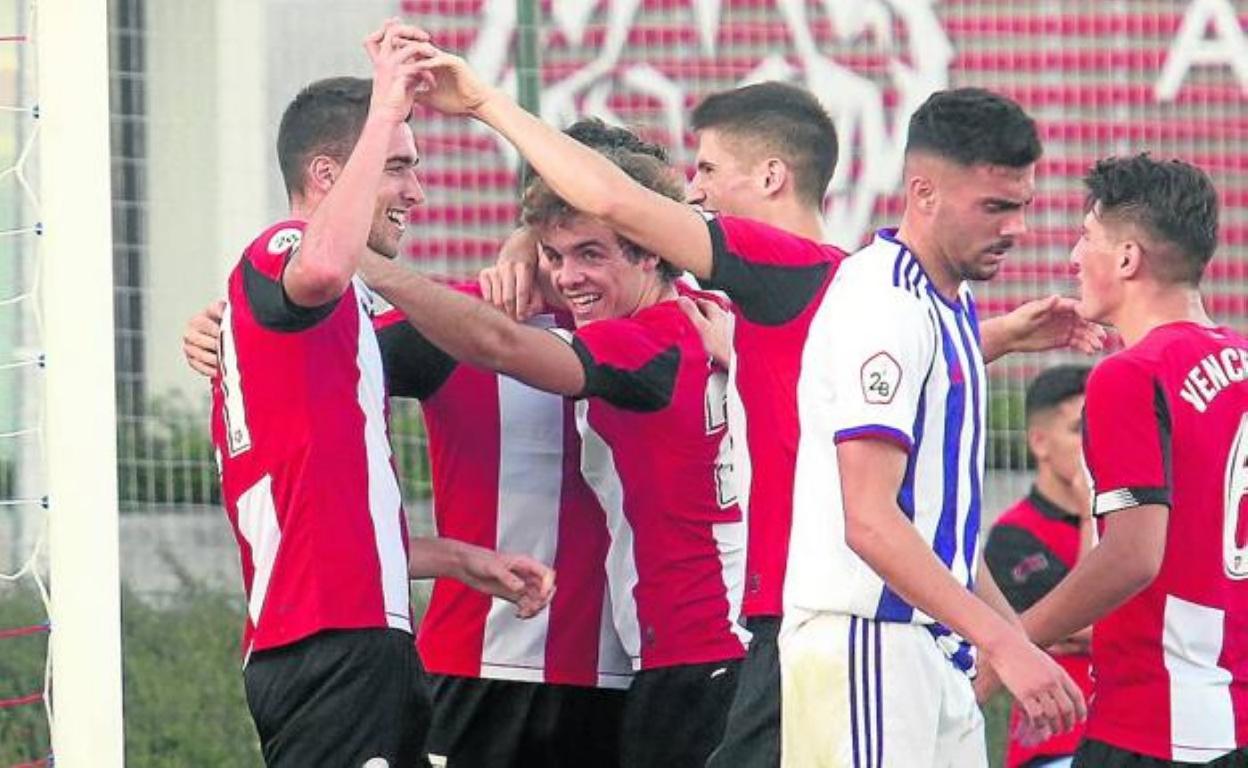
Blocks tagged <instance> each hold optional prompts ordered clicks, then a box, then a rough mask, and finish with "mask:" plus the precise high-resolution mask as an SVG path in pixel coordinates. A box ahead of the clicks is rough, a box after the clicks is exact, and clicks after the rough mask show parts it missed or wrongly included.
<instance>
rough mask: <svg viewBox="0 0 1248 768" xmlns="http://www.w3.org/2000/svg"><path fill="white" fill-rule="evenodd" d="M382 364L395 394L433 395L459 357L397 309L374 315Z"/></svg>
mask: <svg viewBox="0 0 1248 768" xmlns="http://www.w3.org/2000/svg"><path fill="white" fill-rule="evenodd" d="M373 328H374V329H376V331H377V343H378V345H379V346H380V347H381V365H382V369H383V370H384V371H385V374H386V392H388V393H389V394H390V395H391V396H393V397H414V398H416V399H417V400H425V399H427V398H429V397H432V396H433V395H434V393H436V392H437V391H438V390H439V389H440V388H441V387H442V385H443V384H445V383H446V380H447V379H448V378H450V376H451V373H453V372H454V370H455V366H456V364H457V363H456V360H455V358H453V357H451V356H450V355H448V354H447V353H445V352H443V351H442V350H441V349H440V348H439V347H437V346H435V345H434V343H433V342H431V341H429V339H427V338H425V336H424V334H422V333H421V332H420V331H418V330H416V328H415V327H414V326H413V325H412V324H411V323H409V322H407V318H406V317H404V316H403V313H402V312H399V311H398V310H397V309H391V310H388V311H386V312H384V313H382V314H380V315H378V316H377V317H376V318H374V319H373Z"/></svg>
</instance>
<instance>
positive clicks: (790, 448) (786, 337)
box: [708, 216, 845, 617]
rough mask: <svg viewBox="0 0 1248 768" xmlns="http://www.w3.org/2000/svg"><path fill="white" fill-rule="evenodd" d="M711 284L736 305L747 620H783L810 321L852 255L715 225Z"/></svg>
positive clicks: (718, 221)
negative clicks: (800, 401)
mask: <svg viewBox="0 0 1248 768" xmlns="http://www.w3.org/2000/svg"><path fill="white" fill-rule="evenodd" d="M708 226H709V227H710V233H711V244H712V246H713V251H712V258H713V261H712V271H711V279H710V281H709V283H708V285H709V286H710V287H712V288H717V289H720V290H722V291H724V292H725V293H727V294H728V298H730V299H732V310H733V315H734V316H735V319H736V324H735V327H734V329H733V339H732V345H733V350H734V353H735V354H734V355H733V358H732V370H731V371H730V372H729V375H730V380H731V386H730V389H729V401H728V407H729V414H730V418H729V420H728V423H729V426H730V427H731V429H732V440H733V444H734V446H735V451H736V455H735V462H736V473H737V477H738V479H739V482H740V490H741V507H742V510H743V511H744V513H745V516H746V519H747V520H748V521H749V558H748V562H747V565H746V570H747V576H746V587H745V602H744V606H743V613H744V614H745V615H746V616H747V617H754V616H780V615H782V614H783V597H784V580H785V571H786V569H787V563H788V557H789V533H790V529H791V528H792V525H793V484H794V476H795V472H796V467H797V444H798V439H799V437H800V434H801V423H800V418H799V416H798V409H797V382H798V378H799V375H800V373H801V369H802V355H803V354H804V352H805V351H806V340H807V338H808V336H809V335H810V325H811V321H812V320H813V319H814V316H815V310H816V309H818V307H819V304H820V302H821V300H822V299H823V295H824V293H826V292H827V289H828V286H829V285H830V284H831V282H832V277H833V276H834V275H835V274H836V269H837V266H838V265H839V264H840V263H841V260H842V259H844V258H845V253H844V252H843V251H840V250H838V249H837V248H834V247H833V246H830V245H823V244H820V243H815V242H812V241H810V240H806V239H804V238H801V237H798V236H796V235H793V234H790V233H788V232H785V231H783V230H780V229H776V228H775V227H771V226H768V225H766V224H763V223H761V222H757V221H751V220H749V219H739V218H735V217H732V216H719V217H716V218H713V219H711V220H710V221H709V222H708Z"/></svg>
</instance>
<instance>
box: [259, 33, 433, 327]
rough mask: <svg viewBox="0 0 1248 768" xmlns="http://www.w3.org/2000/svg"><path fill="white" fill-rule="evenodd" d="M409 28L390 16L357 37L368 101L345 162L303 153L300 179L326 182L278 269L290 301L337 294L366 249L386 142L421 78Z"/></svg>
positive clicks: (311, 302) (320, 300)
mask: <svg viewBox="0 0 1248 768" xmlns="http://www.w3.org/2000/svg"><path fill="white" fill-rule="evenodd" d="M410 29H411V28H403V27H400V26H399V25H397V24H395V23H394V22H392V21H391V22H387V23H386V25H385V26H383V27H382V28H381V29H379V30H378V31H376V32H374V33H373V34H371V35H369V36H368V37H367V38H365V40H364V46H365V48H366V49H367V50H368V53H369V57H370V58H371V59H372V60H373V91H372V101H371V102H370V104H369V108H368V118H367V119H366V120H365V122H364V127H363V129H362V130H361V132H360V136H359V139H358V140H357V141H356V144H355V148H354V149H353V150H352V151H351V156H350V157H349V158H348V159H347V162H346V164H345V165H343V166H342V167H341V168H338V167H337V165H336V164H335V163H334V161H333V160H331V159H330V158H327V157H316V158H311V159H310V167H309V169H308V173H309V176H310V178H309V179H308V181H307V184H324V185H327V186H328V189H327V191H326V192H325V197H324V199H323V200H321V201H320V203H319V204H318V205H316V207H315V209H314V210H313V211H312V213H311V215H310V216H309V217H308V224H307V227H306V228H305V229H304V232H303V239H302V240H301V242H300V244H299V248H298V249H297V250H296V251H295V253H294V255H293V256H291V259H290V263H289V264H287V265H286V269H285V270H284V271H283V273H282V286H283V288H284V289H285V291H286V295H287V296H288V297H289V298H290V300H291V301H292V302H294V303H295V304H297V305H298V306H301V307H317V306H322V305H324V304H328V303H329V302H332V301H334V300H336V299H337V298H338V297H339V296H341V295H342V293H343V291H345V290H346V288H347V285H348V284H349V283H350V282H351V277H352V276H353V275H354V274H355V272H356V266H357V264H358V263H359V258H360V255H361V254H362V253H363V252H364V251H365V250H366V248H367V246H366V244H367V242H368V234H369V229H370V228H371V226H372V220H373V208H374V206H375V205H376V200H377V190H378V187H379V186H380V184H381V178H382V173H383V170H384V167H385V163H386V158H387V153H388V150H389V146H390V141H391V138H392V136H393V134H394V131H395V129H396V128H397V127H398V126H400V125H402V124H403V123H404V122H406V120H407V118H408V115H409V114H410V113H411V108H412V98H413V95H414V93H415V89H416V84H417V83H418V82H419V81H420V78H421V77H422V75H421V74H420V72H419V71H418V69H417V66H416V63H415V62H414V61H413V60H412V57H413V55H414V53H415V46H417V45H419V44H420V43H419V42H418V41H417V40H415V39H411V35H414V34H415V33H413V32H401V31H400V30H410ZM403 35H408V36H406V37H405V36H403Z"/></svg>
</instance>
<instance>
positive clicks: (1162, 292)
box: [1023, 154, 1248, 768]
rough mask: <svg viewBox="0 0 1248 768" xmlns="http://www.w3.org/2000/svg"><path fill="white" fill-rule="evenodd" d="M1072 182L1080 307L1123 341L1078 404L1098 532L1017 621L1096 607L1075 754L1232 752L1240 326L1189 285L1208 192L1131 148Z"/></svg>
mask: <svg viewBox="0 0 1248 768" xmlns="http://www.w3.org/2000/svg"><path fill="white" fill-rule="evenodd" d="M1086 184H1087V188H1088V197H1087V205H1086V210H1087V213H1086V215H1085V216H1084V219H1083V231H1082V235H1081V236H1080V238H1079V242H1078V243H1077V244H1076V245H1075V248H1074V250H1073V251H1072V252H1071V262H1072V263H1073V264H1074V265H1075V267H1076V268H1077V269H1078V271H1079V286H1080V293H1081V301H1082V309H1083V312H1084V314H1085V315H1086V316H1087V317H1089V318H1091V319H1094V320H1097V321H1099V322H1104V323H1108V324H1110V325H1113V326H1114V327H1115V328H1117V329H1118V332H1119V333H1120V334H1121V335H1122V339H1123V342H1124V344H1125V345H1126V348H1125V349H1124V350H1123V351H1122V352H1119V353H1118V354H1115V355H1113V356H1111V357H1109V358H1107V359H1105V360H1104V361H1102V362H1101V363H1100V365H1098V366H1097V367H1096V368H1095V369H1094V370H1093V371H1092V374H1091V376H1090V377H1089V379H1088V386H1087V400H1086V403H1085V406H1084V441H1083V452H1084V459H1085V461H1086V462H1087V466H1088V470H1089V472H1090V473H1091V477H1092V489H1093V492H1094V495H1093V506H1092V512H1093V514H1094V515H1096V516H1097V519H1098V525H1099V528H1100V541H1099V542H1098V544H1097V546H1096V547H1095V548H1093V549H1092V550H1091V551H1090V552H1088V554H1087V555H1086V556H1085V557H1084V558H1083V559H1082V560H1081V561H1080V562H1079V564H1078V565H1076V566H1075V568H1074V570H1073V571H1071V572H1070V574H1069V575H1068V576H1067V577H1066V578H1065V579H1063V580H1062V582H1061V583H1060V584H1058V585H1057V587H1056V588H1054V589H1053V591H1051V592H1050V593H1049V594H1048V595H1047V596H1046V597H1045V598H1044V599H1042V600H1041V601H1040V602H1039V603H1037V604H1036V605H1035V606H1034V607H1032V609H1031V610H1029V611H1028V612H1027V613H1026V614H1025V615H1024V616H1023V621H1024V623H1025V624H1026V626H1027V629H1028V631H1029V633H1030V634H1031V635H1032V637H1033V639H1035V640H1036V641H1037V642H1039V643H1042V644H1044V643H1050V642H1053V641H1054V640H1057V639H1060V638H1062V637H1065V636H1067V635H1069V634H1071V633H1072V632H1074V631H1076V630H1078V629H1079V628H1081V627H1084V626H1088V625H1090V624H1093V623H1095V626H1094V629H1093V637H1094V642H1093V644H1092V669H1093V678H1094V681H1095V695H1094V697H1093V699H1092V710H1091V713H1090V715H1089V717H1088V726H1087V735H1086V738H1085V739H1084V741H1083V743H1082V744H1081V745H1080V747H1079V751H1078V753H1077V754H1076V756H1075V761H1074V765H1076V766H1088V767H1091V766H1097V767H1098V768H1101V767H1102V766H1108V767H1109V768H1116V767H1117V766H1169V765H1189V764H1199V765H1217V766H1240V765H1248V754H1246V753H1245V750H1244V747H1245V746H1246V745H1248V556H1246V555H1248V549H1246V548H1245V536H1244V530H1245V523H1244V519H1243V516H1244V514H1245V512H1248V506H1246V504H1245V499H1246V497H1248V340H1245V339H1244V337H1243V336H1241V335H1240V334H1238V333H1236V332H1235V331H1232V330H1231V329H1229V328H1226V327H1223V326H1219V325H1218V324H1217V323H1215V322H1214V321H1213V320H1212V319H1211V318H1210V317H1209V315H1208V314H1207V313H1206V311H1205V308H1204V302H1203V300H1202V297H1201V294H1200V288H1199V286H1200V279H1201V276H1202V274H1203V273H1204V272H1205V268H1206V267H1207V266H1208V264H1209V261H1210V260H1211V259H1212V258H1213V254H1214V251H1215V249H1216V247H1217V237H1218V196H1217V192H1216V191H1215V190H1214V188H1213V184H1212V182H1211V181H1210V180H1209V177H1208V176H1206V175H1205V174H1204V172H1202V171H1200V170H1199V169H1197V168H1195V167H1193V166H1191V165H1189V164H1187V163H1184V162H1182V161H1179V160H1168V161H1162V160H1154V159H1152V158H1150V157H1149V156H1148V155H1146V154H1145V155H1135V156H1131V157H1116V158H1110V159H1107V160H1102V161H1100V162H1098V163H1097V164H1096V165H1095V166H1093V168H1092V169H1091V171H1090V172H1089V173H1088V175H1087V177H1086Z"/></svg>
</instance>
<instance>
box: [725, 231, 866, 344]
mask: <svg viewBox="0 0 1248 768" xmlns="http://www.w3.org/2000/svg"><path fill="white" fill-rule="evenodd" d="M707 227H709V228H710V234H711V279H710V281H709V283H708V286H707V287H709V288H714V289H719V290H722V291H723V292H724V293H726V294H728V296H729V298H731V299H732V301H733V302H734V303H735V304H736V305H737V307H738V310H739V311H740V312H741V314H742V316H744V317H745V318H746V319H747V320H749V321H750V322H752V323H756V324H758V325H770V326H775V325H783V324H785V323H787V322H790V321H791V320H793V319H794V318H796V317H797V316H798V315H800V314H801V313H802V312H803V311H804V310H805V309H806V308H807V307H809V306H810V303H811V302H812V301H814V300H815V297H816V296H818V295H819V290H820V288H822V287H823V285H824V282H825V280H826V279H827V276H828V272H829V270H832V269H834V268H835V267H836V264H837V263H838V262H839V260H840V258H841V257H842V256H843V254H841V253H840V252H839V251H836V250H835V249H834V248H831V247H830V246H826V245H822V244H820V243H816V242H814V241H811V240H807V239H805V238H802V237H798V236H797V235H793V234H790V233H788V232H785V231H783V230H781V229H777V228H775V227H771V226H768V225H766V224H763V223H761V222H757V221H752V220H750V219H739V218H735V217H732V216H719V217H714V218H711V219H709V220H708V221H707Z"/></svg>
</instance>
